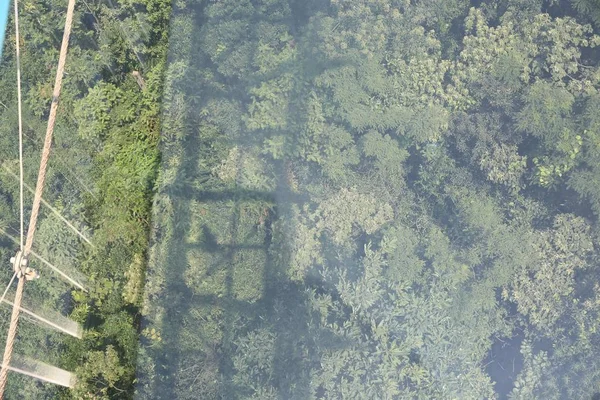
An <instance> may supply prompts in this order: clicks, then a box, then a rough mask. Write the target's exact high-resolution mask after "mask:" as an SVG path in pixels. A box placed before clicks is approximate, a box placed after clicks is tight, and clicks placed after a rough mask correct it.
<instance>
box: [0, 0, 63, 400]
mask: <svg viewBox="0 0 600 400" xmlns="http://www.w3.org/2000/svg"><path fill="white" fill-rule="evenodd" d="M14 1H15V10H17V7H18V4H17V2H18V0H14ZM74 10H75V0H69V4H68V6H67V17H66V20H65V30H64V33H63V38H62V44H61V47H60V55H59V59H58V67H57V69H56V79H55V81H54V91H53V93H52V103H51V105H50V115H49V116H48V126H47V128H46V138H45V140H44V148H43V150H42V159H41V161H40V169H39V172H38V180H37V185H36V187H35V195H34V198H33V206H32V208H31V218H30V219H29V228H28V229H27V240H26V241H25V248H24V250H23V254H24V256H25V257H27V256H28V255H29V253H30V252H31V247H32V246H33V237H34V234H35V228H36V225H37V219H38V214H39V211H40V204H41V200H42V192H43V191H44V183H45V181H46V170H47V168H48V158H49V156H50V148H51V147H52V135H53V133H54V124H55V123H56V111H57V109H58V98H59V97H60V92H61V89H62V80H63V75H64V72H65V63H66V59H67V50H68V49H69V37H70V36H71V27H72V25H73V12H74ZM17 17H18V15H17ZM24 286H25V277H23V276H21V277H20V278H19V283H18V285H17V292H16V293H15V300H14V302H13V309H12V315H11V319H10V326H9V328H8V334H7V336H6V345H5V347H4V357H3V359H2V369H0V400H1V399H3V398H4V390H5V389H6V381H7V378H8V365H9V364H10V360H11V358H12V352H13V347H14V344H15V337H16V335H17V326H18V324H19V309H20V307H21V301H22V300H23V287H24Z"/></svg>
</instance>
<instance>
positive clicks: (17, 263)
mask: <svg viewBox="0 0 600 400" xmlns="http://www.w3.org/2000/svg"><path fill="white" fill-rule="evenodd" d="M10 262H11V263H12V265H13V270H14V271H15V273H16V274H17V278H19V279H20V278H21V277H22V276H23V275H24V274H25V270H26V269H27V264H28V260H27V257H25V256H24V255H23V252H22V251H21V250H19V251H17V254H16V255H15V256H14V257H11V259H10Z"/></svg>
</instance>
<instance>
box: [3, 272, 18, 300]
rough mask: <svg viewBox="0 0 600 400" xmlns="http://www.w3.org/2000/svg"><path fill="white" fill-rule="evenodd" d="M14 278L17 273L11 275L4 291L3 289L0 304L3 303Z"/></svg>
mask: <svg viewBox="0 0 600 400" xmlns="http://www.w3.org/2000/svg"><path fill="white" fill-rule="evenodd" d="M16 277H17V273H16V272H15V273H14V274H13V276H12V278H11V279H10V282H8V285H7V286H6V289H4V293H2V298H0V303H2V302H3V301H4V298H5V297H6V293H8V289H10V287H11V286H12V283H13V281H14V280H15V278H16Z"/></svg>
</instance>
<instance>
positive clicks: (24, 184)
mask: <svg viewBox="0 0 600 400" xmlns="http://www.w3.org/2000/svg"><path fill="white" fill-rule="evenodd" d="M2 168H4V170H5V171H6V172H8V174H9V175H10V176H12V177H13V178H15V179H19V177H18V176H17V175H16V174H15V173H14V172H12V171H11V169H10V168H8V166H7V165H6V164H2ZM21 184H22V185H23V186H25V188H26V189H27V190H28V191H29V192H30V193H31V194H35V190H33V189H32V188H31V186H29V185H28V184H26V183H25V182H23V181H22V180H21ZM42 204H43V205H45V206H46V207H47V208H48V209H49V210H50V211H52V213H53V214H54V215H55V216H56V218H58V219H59V220H61V221H62V222H63V223H64V224H65V225H67V227H68V228H69V229H71V231H73V233H75V234H76V235H77V236H79V237H80V238H81V240H83V241H84V242H86V243H87V244H89V245H90V246H92V247H96V246H94V245H93V244H92V242H90V240H89V239H88V238H87V237H86V236H85V235H84V234H83V233H81V231H79V229H77V228H76V227H75V226H74V225H73V224H72V223H70V222H69V220H67V219H66V218H65V217H63V216H62V215H61V213H59V212H58V210H57V209H56V208H54V207H52V205H51V204H50V203H48V202H47V201H46V200H44V198H43V197H42Z"/></svg>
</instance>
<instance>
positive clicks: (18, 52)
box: [14, 0, 25, 251]
mask: <svg viewBox="0 0 600 400" xmlns="http://www.w3.org/2000/svg"><path fill="white" fill-rule="evenodd" d="M14 6H15V53H16V59H17V110H18V114H19V178H20V179H19V182H20V186H19V206H20V208H19V210H20V214H19V215H20V220H21V221H20V222H21V230H20V242H19V244H20V247H21V251H23V247H24V245H25V244H24V237H25V223H24V220H25V217H24V213H23V113H22V111H21V110H22V107H21V103H22V102H21V37H20V34H19V2H18V1H17V0H15V2H14Z"/></svg>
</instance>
